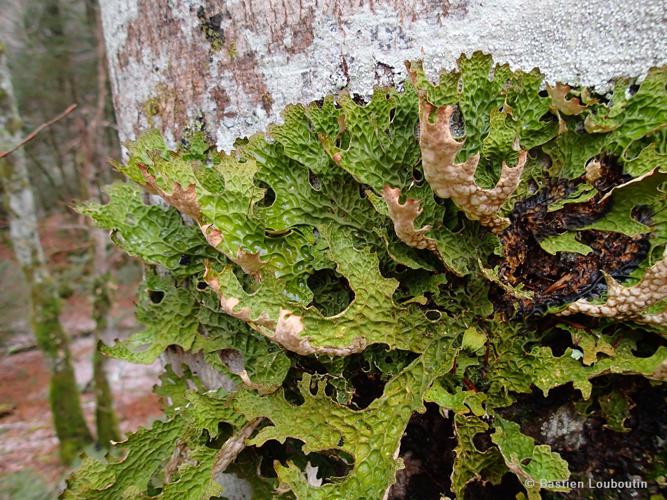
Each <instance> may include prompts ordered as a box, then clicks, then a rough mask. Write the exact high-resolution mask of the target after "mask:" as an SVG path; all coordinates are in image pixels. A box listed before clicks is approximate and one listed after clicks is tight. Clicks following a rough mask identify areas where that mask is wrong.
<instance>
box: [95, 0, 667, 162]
mask: <svg viewBox="0 0 667 500" xmlns="http://www.w3.org/2000/svg"><path fill="white" fill-rule="evenodd" d="M566 3H567V2H565V3H564V2H561V1H556V0H550V1H545V2H534V1H531V0H502V1H482V2H470V1H468V0H444V1H443V0H438V1H435V0H414V1H412V2H406V1H403V0H369V1H365V0H299V1H296V0H282V1H275V0H271V1H263V0H239V1H236V2H224V1H222V0H206V1H197V2H195V1H194V0H173V1H171V2H151V1H148V0H107V1H105V2H101V12H102V19H103V23H104V32H105V37H106V42H107V51H108V57H109V62H110V79H111V83H112V90H113V98H114V104H115V108H116V116H117V119H118V126H119V131H120V137H121V140H123V141H125V140H127V139H131V138H133V137H135V136H136V134H137V133H138V132H139V131H141V130H143V129H145V128H147V127H156V128H159V129H161V130H162V131H163V132H164V133H165V134H166V135H167V137H168V138H169V139H171V140H172V141H176V140H178V138H179V135H180V133H181V131H182V130H183V128H184V127H185V126H186V125H188V124H190V123H191V122H193V121H195V120H197V119H200V118H201V119H203V121H204V123H205V124H206V127H207V130H208V131H209V132H210V134H211V136H212V137H213V138H214V139H215V140H216V141H217V144H218V146H219V147H220V148H224V149H229V148H230V147H231V146H232V144H233V142H234V139H235V138H237V137H241V136H244V135H248V134H252V133H254V132H257V131H260V130H263V129H265V128H266V125H267V124H268V123H271V122H274V121H276V120H278V119H279V115H280V112H281V110H282V109H283V108H284V107H285V105H286V104H288V103H294V102H309V101H312V100H316V99H319V98H321V97H322V96H324V95H326V94H330V93H333V92H336V91H339V90H341V89H347V90H349V91H351V92H354V93H358V94H361V95H368V94H370V93H371V91H372V88H373V86H376V85H388V84H394V83H397V82H399V81H402V80H403V79H404V78H405V71H404V67H403V61H405V60H406V59H415V58H423V59H424V61H425V67H426V69H427V71H429V70H430V71H431V76H433V71H434V70H438V69H440V68H451V67H452V66H453V64H454V61H455V60H456V58H457V57H458V56H459V55H460V54H461V53H462V52H472V51H474V50H483V51H485V52H490V53H491V54H492V55H493V57H494V60H496V61H498V62H500V63H503V62H507V63H509V64H510V65H511V66H512V67H514V68H521V69H524V70H527V71H529V70H531V69H532V68H533V67H536V66H537V67H539V68H540V69H541V70H542V71H543V72H545V74H546V77H547V80H548V81H552V82H553V81H555V80H559V81H562V82H566V83H575V84H577V83H580V84H585V85H596V86H605V85H607V83H608V80H609V79H610V78H612V77H617V76H619V75H623V74H628V75H638V74H642V73H645V72H646V70H647V69H648V68H649V67H651V66H654V65H659V64H665V63H667V40H666V39H665V37H664V35H663V29H662V28H661V26H662V23H663V18H662V16H663V10H664V9H663V4H662V2H661V1H659V0H651V1H647V2H630V3H628V2H625V1H623V0H614V1H611V2H610V1H608V0H591V1H589V2H586V7H585V8H583V9H579V8H577V7H576V6H574V5H573V6H572V7H566V6H564V5H565V4H566ZM614 12H616V13H619V14H618V15H611V13H614ZM633 26H635V27H636V29H633V28H632V27H633Z"/></svg>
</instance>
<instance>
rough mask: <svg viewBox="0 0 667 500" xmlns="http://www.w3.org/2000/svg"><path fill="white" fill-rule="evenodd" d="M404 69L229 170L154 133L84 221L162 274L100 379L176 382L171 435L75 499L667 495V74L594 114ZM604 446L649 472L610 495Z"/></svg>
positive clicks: (253, 143)
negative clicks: (159, 364)
mask: <svg viewBox="0 0 667 500" xmlns="http://www.w3.org/2000/svg"><path fill="white" fill-rule="evenodd" d="M408 70H409V74H410V77H411V78H410V81H407V82H405V84H404V85H403V87H402V88H401V90H396V89H392V88H382V89H377V90H376V92H375V94H374V95H373V98H372V99H370V101H369V102H363V101H361V100H360V99H358V98H353V97H351V96H348V95H345V94H343V95H340V96H338V97H335V98H333V97H330V98H326V99H324V100H322V101H320V102H317V103H313V104H311V105H309V106H293V107H290V108H288V109H287V110H286V111H285V113H284V119H285V120H284V124H282V125H278V126H274V127H272V128H271V129H270V130H269V131H268V135H267V136H263V135H258V136H255V137H252V138H250V139H243V140H240V141H239V142H238V143H237V148H236V150H235V151H234V152H233V153H232V154H230V155H225V154H222V153H219V152H217V151H216V150H215V148H214V147H212V146H211V144H212V143H211V141H210V140H209V139H207V137H206V135H205V133H203V132H200V131H196V130H189V131H185V132H184V134H183V138H182V141H181V147H180V148H179V149H178V150H171V149H169V148H168V147H167V146H166V144H165V142H164V140H163V139H162V138H161V137H160V135H159V134H158V133H157V132H147V133H146V134H145V135H144V136H143V137H142V138H141V139H139V141H137V142H136V143H135V144H134V145H133V146H132V148H131V154H130V158H129V161H128V162H127V164H125V165H123V166H120V169H121V170H122V171H123V172H124V173H125V174H126V175H127V176H128V177H129V178H130V179H131V180H132V182H133V183H134V184H132V183H128V184H117V185H114V186H112V187H110V188H109V195H110V200H109V203H108V204H106V205H99V204H87V205H84V206H82V207H81V208H80V210H81V212H82V213H84V214H86V215H88V216H90V217H92V218H93V220H94V221H95V222H96V223H97V224H98V225H100V226H101V227H104V228H106V229H108V230H110V231H111V234H112V239H113V240H114V242H115V243H116V244H117V245H118V246H120V247H121V248H122V249H123V250H125V251H126V252H127V253H129V254H131V255H134V256H137V257H139V258H140V259H142V260H143V261H144V262H145V263H146V264H147V265H148V266H149V267H148V271H147V273H146V278H145V282H144V284H143V288H142V290H141V291H140V297H141V300H140V301H139V303H138V305H137V316H138V318H139V320H140V321H142V322H143V323H144V325H145V330H144V331H143V332H141V333H139V334H137V335H136V336H134V337H132V338H130V339H128V340H124V341H122V342H117V343H116V344H114V345H112V346H107V347H105V352H106V353H107V354H108V355H111V356H115V357H119V358H122V359H127V360H131V361H134V362H137V363H150V362H153V361H154V360H155V359H156V358H157V357H159V356H160V355H162V354H163V353H166V357H167V359H170V360H172V363H171V366H169V367H168V368H167V370H166V371H165V374H164V376H163V377H162V383H161V385H160V386H159V387H157V388H156V392H157V393H158V394H159V395H160V396H161V397H162V398H163V401H164V412H165V416H164V419H163V420H162V421H159V422H156V423H155V424H154V425H153V426H152V428H150V429H145V430H140V431H139V432H137V433H135V434H133V435H132V436H130V438H129V439H128V440H127V441H126V442H124V443H121V444H120V445H119V447H120V448H123V450H124V453H123V454H122V455H111V456H110V458H109V459H107V460H101V461H100V460H97V459H92V458H89V459H86V461H85V462H84V464H83V465H82V467H81V468H80V469H79V470H78V471H76V472H75V473H74V474H73V475H72V477H71V478H70V480H69V483H68V489H67V491H66V492H65V497H66V498H82V497H83V498H87V497H90V496H94V497H96V498H98V497H99V498H107V497H108V498H117V497H118V496H122V495H137V494H143V495H148V496H157V495H159V496H161V497H163V498H176V497H182V496H183V495H186V496H187V497H189V498H209V497H211V496H220V495H222V496H223V497H224V495H225V493H224V492H223V491H222V487H221V485H220V482H221V481H222V482H225V481H224V480H222V479H221V477H223V476H224V474H223V476H221V474H222V473H223V472H224V473H225V474H235V475H236V477H237V479H238V480H240V481H242V484H244V485H245V486H246V487H247V488H249V489H251V490H252V492H253V496H254V497H255V498H271V497H273V496H276V495H279V494H281V495H283V496H285V497H287V498H292V497H296V498H326V499H330V498H341V499H342V498H344V499H350V498H359V499H375V498H377V499H380V498H392V499H397V498H417V497H418V498H440V497H441V496H443V495H445V496H450V497H452V496H455V497H457V498H486V497H488V498H494V497H495V498H497V497H498V495H501V496H503V495H505V496H507V495H510V496H511V497H513V496H514V495H515V494H517V493H520V494H522V495H524V497H526V496H527V497H528V498H530V499H533V498H539V497H540V496H541V495H550V496H552V497H559V496H561V497H562V496H568V495H569V496H570V497H572V498H578V497H586V496H591V497H594V496H595V495H596V494H597V493H596V492H595V491H594V490H590V489H587V488H581V487H579V486H576V485H574V486H573V485H572V483H567V481H568V480H570V479H571V480H573V481H584V482H586V484H588V479H592V480H593V481H595V480H597V479H600V480H603V479H607V478H612V479H617V480H618V481H626V480H629V479H633V478H634V479H636V476H639V477H641V479H642V480H645V481H646V485H645V486H643V487H642V488H643V490H642V492H641V494H643V493H647V494H652V493H657V492H658V491H659V490H660V488H662V487H663V486H664V482H665V476H664V460H663V459H662V458H661V457H662V456H663V455H664V450H663V449H662V445H661V444H660V442H659V441H655V440H652V439H651V437H650V436H651V433H653V432H654V431H655V430H656V429H658V428H662V427H664V422H658V421H657V420H656V421H651V420H650V419H646V418H645V415H646V412H647V411H648V410H647V406H646V401H647V400H648V399H647V398H648V396H647V395H650V394H655V395H656V397H659V395H660V394H662V393H661V392H660V391H661V390H662V389H661V387H662V386H661V385H660V384H661V383H662V382H663V381H664V378H665V372H666V366H667V348H666V347H665V345H664V344H665V338H666V337H667V329H666V323H667V320H666V317H667V260H666V259H667V257H665V244H666V243H667V219H666V218H667V197H666V196H665V193H666V187H667V161H666V159H667V91H666V83H667V71H666V70H665V69H654V70H651V71H650V72H649V74H648V75H647V76H646V78H645V79H644V80H643V81H642V82H641V83H640V84H635V82H633V81H629V80H618V82H617V84H616V86H615V89H614V91H613V93H611V94H610V95H607V96H599V95H595V94H594V93H593V92H591V91H590V90H589V89H584V88H570V87H568V86H566V85H560V84H559V85H555V86H553V87H552V86H550V85H545V84H544V83H543V81H542V76H541V75H540V73H539V72H538V71H537V70H535V71H532V72H530V73H526V72H521V71H511V70H510V69H509V67H507V66H499V65H496V66H493V63H492V61H491V59H490V58H489V57H488V56H485V55H483V54H480V53H475V54H474V55H472V56H471V57H462V58H461V59H460V60H459V63H458V69H457V70H455V71H452V72H448V73H442V75H441V76H440V79H439V81H438V83H436V84H434V83H431V82H429V81H428V80H427V79H426V77H425V76H424V74H423V72H422V70H421V67H420V65H419V64H417V63H412V64H410V65H409V67H408ZM136 185H139V186H142V187H144V188H145V189H146V190H147V191H148V192H150V193H153V194H157V195H159V196H161V197H162V198H163V199H164V200H165V201H166V202H167V203H168V204H169V205H171V208H165V207H162V206H150V205H146V204H144V202H143V198H142V194H141V191H140V189H139V188H138V187H137V186H136ZM154 268H158V269H157V270H155V271H152V270H151V269H154ZM211 373H213V374H216V375H217V376H212V375H211ZM610 377H615V378H613V379H611V378H610ZM610 380H614V382H613V383H610ZM648 381H650V383H649V382H648ZM538 417H539V418H538ZM538 421H539V422H540V428H539V429H537V427H536V422H538ZM566 424H567V425H566ZM661 426H662V427H661ZM560 427H566V428H567V429H570V430H569V431H566V432H565V434H566V435H567V434H571V435H570V436H565V437H564V436H563V433H559V431H558V429H559V428H560ZM429 433H430V434H429ZM628 433H629V434H628ZM610 435H613V436H614V437H613V438H609V442H610V443H613V446H615V447H617V450H615V452H616V453H617V454H618V455H619V456H624V457H627V456H628V450H631V449H634V448H633V446H634V444H632V443H628V442H626V440H625V437H627V436H636V437H637V440H638V441H639V442H641V443H643V444H644V445H645V449H646V450H648V451H647V452H646V453H644V454H643V455H642V456H641V457H638V458H637V460H636V463H635V465H632V464H631V461H630V460H625V461H619V463H622V464H624V465H622V466H619V468H617V469H613V470H612V469H610V468H606V469H605V468H604V467H602V466H601V461H600V459H599V452H598V451H596V450H600V448H599V444H596V443H594V441H595V440H596V439H598V438H600V436H602V437H605V436H610ZM605 439H606V438H605ZM573 443H577V445H576V449H575V448H574V447H575V445H574V444H573ZM624 447H625V448H627V449H625V448H624ZM584 449H587V450H589V452H584V451H582V450H584ZM590 450H592V451H590ZM607 451H608V452H609V453H613V450H612V451H610V450H607ZM581 456H585V457H587V458H586V459H585V460H583V461H582V459H581V458H580V457H581ZM119 457H122V458H119ZM434 457H437V458H434ZM586 461H588V462H589V466H587V465H586V463H584V462H586ZM568 462H569V464H568ZM137 464H142V465H141V467H137ZM239 478H240V479H239ZM628 491H629V490H628ZM494 495H495V496H494ZM611 495H612V497H613V496H614V495H615V496H616V497H618V498H624V496H623V495H624V492H623V491H620V490H619V491H617V492H616V493H613V492H612V493H611Z"/></svg>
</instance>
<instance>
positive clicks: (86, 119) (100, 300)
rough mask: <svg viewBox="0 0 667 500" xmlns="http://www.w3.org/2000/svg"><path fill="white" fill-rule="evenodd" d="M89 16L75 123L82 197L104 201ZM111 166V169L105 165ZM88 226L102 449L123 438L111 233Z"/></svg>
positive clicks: (102, 75)
mask: <svg viewBox="0 0 667 500" xmlns="http://www.w3.org/2000/svg"><path fill="white" fill-rule="evenodd" d="M86 6H87V9H88V10H87V15H88V16H93V17H92V19H89V21H90V22H91V26H90V29H91V31H93V33H94V35H95V40H96V43H97V45H96V57H97V95H96V97H97V98H96V101H95V103H94V106H93V107H92V108H91V109H86V110H81V111H82V112H81V113H79V119H78V123H77V129H78V131H79V134H78V135H79V138H80V142H79V151H78V154H77V160H76V164H77V168H78V170H79V173H80V174H81V178H80V179H81V197H82V199H84V200H89V199H91V197H92V198H94V199H97V200H98V201H100V202H101V201H102V186H103V185H104V184H106V182H108V181H109V179H110V176H109V175H105V174H106V172H105V169H104V168H103V164H104V163H105V159H104V157H103V154H102V152H103V151H104V144H103V142H104V141H103V140H104V135H103V134H102V133H101V132H102V124H103V120H104V111H105V106H106V102H107V97H108V93H107V83H108V82H107V72H106V64H105V62H106V56H105V51H104V39H103V35H102V24H101V20H100V18H99V13H98V11H97V7H96V5H95V2H94V1H88V2H87V3H86ZM107 170H108V169H107ZM85 219H86V223H87V224H88V227H89V232H88V234H89V237H90V244H91V245H90V254H91V256H92V259H91V260H92V284H91V285H92V286H91V296H92V299H93V319H94V321H95V350H94V352H93V385H94V389H95V426H96V430H97V442H98V443H99V444H100V445H101V446H103V447H109V445H110V443H111V442H112V441H119V440H120V430H119V427H118V418H117V417H116V414H115V412H114V409H113V393H112V390H111V386H110V385H109V380H108V378H107V374H106V361H107V358H106V357H105V356H104V355H103V354H102V353H101V351H100V347H101V346H102V339H103V337H104V336H105V334H107V333H108V330H109V328H110V312H111V279H112V278H111V273H110V272H109V263H108V258H109V253H108V251H107V244H108V237H107V234H106V232H105V231H104V230H102V229H100V228H97V227H95V226H94V224H93V223H92V221H91V220H90V219H89V218H85Z"/></svg>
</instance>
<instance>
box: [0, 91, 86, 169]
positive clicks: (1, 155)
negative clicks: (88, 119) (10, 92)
mask: <svg viewBox="0 0 667 500" xmlns="http://www.w3.org/2000/svg"><path fill="white" fill-rule="evenodd" d="M75 109H76V104H70V105H69V106H67V108H66V109H65V111H63V112H62V113H60V114H59V115H58V116H56V117H55V118H52V119H51V120H49V121H48V122H46V123H42V124H41V125H40V126H39V127H37V128H36V129H35V130H33V131H32V132H30V133H29V134H28V135H27V136H26V138H25V139H23V140H22V141H21V142H19V143H18V144H17V145H16V146H14V147H13V148H12V149H10V150H9V151H3V152H2V153H0V159H2V158H5V157H6V156H9V155H10V154H12V153H13V152H14V151H16V150H17V149H19V148H21V147H23V146H25V145H26V144H27V143H29V142H30V141H32V140H33V139H34V138H35V137H37V134H39V133H40V132H41V131H42V130H44V129H45V128H47V127H50V126H51V125H53V124H54V123H56V122H58V121H60V120H62V119H63V118H65V117H66V116H67V115H69V114H70V113H71V112H72V111H74V110H75Z"/></svg>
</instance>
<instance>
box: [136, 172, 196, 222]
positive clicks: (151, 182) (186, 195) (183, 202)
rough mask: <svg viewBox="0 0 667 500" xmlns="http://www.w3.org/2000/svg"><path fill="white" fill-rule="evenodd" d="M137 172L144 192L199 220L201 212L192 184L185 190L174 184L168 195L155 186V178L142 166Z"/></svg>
mask: <svg viewBox="0 0 667 500" xmlns="http://www.w3.org/2000/svg"><path fill="white" fill-rule="evenodd" d="M138 167H139V170H141V173H142V174H143V176H144V179H145V181H146V190H147V191H148V192H150V193H152V194H156V195H158V196H160V197H161V198H162V199H163V200H164V201H166V202H167V203H168V204H169V205H171V206H172V207H174V208H176V209H177V210H178V211H180V212H182V213H184V214H185V215H189V216H190V217H192V218H193V219H194V220H197V221H198V220H200V219H201V211H200V209H199V203H198V201H197V192H196V188H195V185H194V184H190V185H189V186H187V187H186V188H185V189H183V186H181V185H180V184H179V183H177V182H174V186H173V188H172V193H171V194H169V193H167V192H166V191H164V190H163V189H162V188H160V187H159V186H158V185H157V180H156V179H155V176H154V175H153V174H151V173H150V172H149V171H148V168H147V167H146V166H145V165H143V164H139V165H138Z"/></svg>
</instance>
